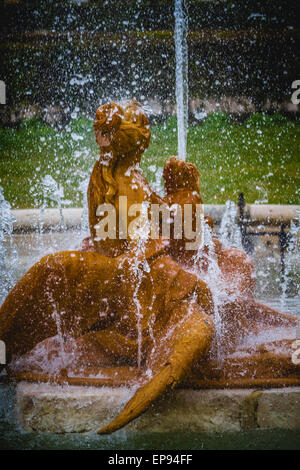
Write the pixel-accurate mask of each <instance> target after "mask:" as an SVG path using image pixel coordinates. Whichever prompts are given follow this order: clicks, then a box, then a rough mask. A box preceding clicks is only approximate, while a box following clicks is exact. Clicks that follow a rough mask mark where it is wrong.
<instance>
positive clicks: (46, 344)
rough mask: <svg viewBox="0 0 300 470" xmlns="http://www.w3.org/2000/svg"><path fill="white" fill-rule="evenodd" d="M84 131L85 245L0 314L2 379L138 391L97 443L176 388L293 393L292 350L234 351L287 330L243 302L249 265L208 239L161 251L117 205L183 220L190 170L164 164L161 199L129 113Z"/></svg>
mask: <svg viewBox="0 0 300 470" xmlns="http://www.w3.org/2000/svg"><path fill="white" fill-rule="evenodd" d="M94 128H95V137H96V140H97V143H98V144H99V147H100V157H99V161H97V162H96V164H95V166H94V169H93V172H92V175H91V179H90V184H89V188H88V202H89V221H90V231H91V237H90V239H87V240H85V241H84V242H83V246H82V247H81V249H80V250H78V251H64V252H60V253H55V254H52V255H47V256H45V257H44V258H42V259H41V260H40V261H39V262H37V263H36V264H35V265H34V266H33V267H32V268H31V269H30V270H29V271H28V272H27V273H26V274H25V275H24V277H23V278H22V279H21V280H20V281H19V282H18V283H17V284H16V286H15V287H14V288H13V289H12V291H11V292H10V293H9V295H8V297H7V299H6V300H5V302H4V304H3V305H2V306H1V309H0V338H1V339H2V340H4V341H5V343H6V345H7V354H8V358H9V360H10V361H11V363H10V366H9V368H8V370H9V372H10V373H11V374H12V375H13V376H14V377H15V378H17V379H27V380H36V381H55V382H57V383H66V382H68V383H71V384H84V385H89V384H91V385H103V384H104V385H105V384H109V385H115V386H118V385H123V384H126V385H128V384H133V383H135V384H138V386H139V388H138V389H137V391H136V392H135V394H134V396H133V398H132V399H131V400H130V401H129V402H128V404H127V405H126V407H125V408H124V410H123V412H122V413H121V414H120V415H119V416H118V417H117V418H116V419H115V420H114V421H113V422H112V423H111V424H109V425H108V426H106V427H105V428H103V429H102V430H100V431H99V433H110V432H113V431H115V430H117V429H119V428H121V427H122V426H124V425H125V424H127V423H128V422H129V421H131V420H132V419H134V418H135V417H137V416H138V415H139V414H141V413H142V412H143V411H145V410H146V409H147V408H148V407H149V405H150V404H151V402H152V401H153V400H155V399H156V398H157V397H158V396H160V395H161V394H162V393H164V392H165V391H166V390H167V389H170V388H173V387H175V386H176V385H178V384H180V383H185V384H187V385H192V386H201V387H209V386H222V387H223V386H236V385H237V384H238V385H239V386H241V383H242V379H241V377H245V378H246V379H247V380H246V381H245V380H244V383H246V384H248V385H249V384H250V385H251V381H252V383H253V384H260V385H262V384H268V383H272V384H273V383H274V378H275V379H278V384H287V383H291V384H295V383H297V384H299V371H298V369H296V366H293V364H291V363H290V362H289V354H290V350H291V345H290V343H291V342H289V341H288V340H286V341H281V340H280V341H271V343H270V342H269V343H270V344H269V343H268V344H267V345H262V344H260V345H259V346H257V345H255V344H254V345H247V344H243V343H242V342H241V338H243V337H246V336H247V335H249V334H250V335H251V333H253V334H255V333H257V331H260V330H268V329H272V328H276V327H282V326H284V327H295V325H296V323H297V320H296V318H295V317H293V316H291V315H285V314H282V313H280V312H278V311H275V310H273V309H271V308H269V307H266V306H264V305H261V304H258V303H257V302H256V301H255V300H254V298H253V287H254V276H253V266H252V263H251V262H250V260H249V259H248V258H247V256H246V255H245V254H244V253H243V252H239V251H238V250H224V249H223V248H222V246H221V244H220V243H219V242H218V240H216V239H214V238H212V239H211V240H212V242H211V247H207V246H205V245H204V247H203V248H202V249H201V250H200V251H199V252H193V251H190V252H189V253H185V252H184V243H185V242H186V241H187V240H186V239H185V238H184V234H183V238H182V239H181V240H178V239H175V238H174V237H173V238H172V237H171V239H170V240H169V242H168V241H167V240H165V239H163V238H162V237H158V238H155V239H151V238H149V236H147V234H146V235H145V227H144V226H143V221H144V219H143V218H141V219H139V222H137V221H136V218H135V216H136V212H134V211H133V212H132V213H130V212H126V213H125V215H124V211H123V210H122V207H121V206H122V204H123V202H124V201H125V199H124V198H125V197H126V203H127V206H128V207H131V208H132V206H133V205H134V204H141V203H144V206H145V207H146V208H147V207H149V205H151V204H163V203H165V204H169V205H171V204H177V205H178V206H180V207H181V208H182V211H183V212H184V210H185V204H187V203H189V204H193V205H195V204H198V203H200V202H201V198H200V188H199V177H198V172H197V169H196V168H195V167H194V166H193V165H191V164H188V163H185V162H182V161H180V160H177V159H174V158H172V159H171V160H170V161H169V162H167V164H166V166H165V170H164V180H165V188H166V193H167V194H166V197H165V198H164V199H162V198H160V197H159V196H158V195H157V194H155V192H154V191H153V190H152V188H151V187H150V186H149V184H148V182H147V181H146V180H145V178H144V177H143V176H142V174H141V173H140V171H139V168H138V166H139V162H140V159H141V156H142V153H143V152H144V150H145V149H146V148H147V147H148V145H149V142H150V126H149V121H148V119H147V116H146V115H145V113H144V111H143V109H142V107H141V106H140V105H139V103H137V102H135V101H130V102H128V103H127V104H126V105H124V106H120V105H118V104H116V103H108V104H106V105H103V106H100V107H99V108H98V110H97V112H96V118H95V122H94ZM120 196H122V197H123V199H121V198H120ZM99 208H100V209H99ZM110 208H113V209H114V211H115V212H112V217H113V221H115V226H114V229H113V230H112V234H113V237H108V236H106V237H105V236H103V227H104V224H103V220H104V218H105V216H106V213H109V212H110ZM139 210H141V209H139ZM104 212H105V214H104ZM207 222H208V225H209V224H210V225H212V224H211V221H210V220H207ZM107 224H109V221H108V219H107ZM124 227H125V228H128V232H130V234H131V236H130V237H127V238H126V236H124ZM101 230H102V231H101ZM146 232H147V231H146ZM211 250H212V251H213V256H214V259H215V260H216V265H217V267H218V270H219V272H220V279H221V282H224V286H225V287H224V293H225V294H226V295H227V294H230V295H228V298H227V297H226V299H225V301H223V302H222V303H221V304H220V302H218V305H216V300H215V299H214V295H213V293H212V289H211V288H210V287H209V286H208V284H207V282H205V280H206V277H207V272H208V270H209V267H210V262H211V256H212V255H211V252H210V251H211ZM217 288H219V286H217ZM232 293H233V294H234V297H232ZM225 294H224V295H225ZM220 316H221V317H222V324H223V330H222V331H223V334H222V335H221V337H220V335H218V334H217V333H218V331H217V329H218V320H219V317H220ZM220 342H221V346H222V355H223V358H222V361H221V363H220V361H219V359H220V358H219V356H218V355H219V350H220V344H219V343H220ZM264 348H265V349H264ZM278 348H279V350H280V351H279V353H278ZM280 348H281V349H280ZM237 352H240V355H238V356H237ZM233 354H235V356H234V359H232V357H233ZM270 364H271V369H270ZM258 366H260V368H259V367H258ZM258 369H259V373H258V374H257V370H258ZM91 376H92V377H91ZM275 381H276V380H275Z"/></svg>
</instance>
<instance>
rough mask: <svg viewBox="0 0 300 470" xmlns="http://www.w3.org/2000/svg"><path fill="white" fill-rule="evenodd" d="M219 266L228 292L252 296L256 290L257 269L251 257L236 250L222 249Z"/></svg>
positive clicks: (219, 254) (219, 253) (219, 255)
mask: <svg viewBox="0 0 300 470" xmlns="http://www.w3.org/2000/svg"><path fill="white" fill-rule="evenodd" d="M217 256H218V264H219V267H220V269H221V272H222V275H223V278H224V281H225V282H226V284H227V286H228V290H229V291H230V290H232V292H237V291H238V292H240V294H242V295H246V296H251V295H253V292H254V289H255V268H254V264H253V262H252V261H251V259H250V258H249V256H248V255H247V254H246V253H245V252H244V251H242V250H237V249H236V248H226V249H221V250H220V251H219V252H218V255H217Z"/></svg>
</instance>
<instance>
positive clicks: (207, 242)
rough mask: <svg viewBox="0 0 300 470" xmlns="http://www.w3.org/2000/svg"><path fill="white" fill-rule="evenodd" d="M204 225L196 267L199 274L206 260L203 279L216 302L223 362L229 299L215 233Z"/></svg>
mask: <svg viewBox="0 0 300 470" xmlns="http://www.w3.org/2000/svg"><path fill="white" fill-rule="evenodd" d="M203 226H204V246H203V247H202V248H200V249H199V250H198V252H197V254H196V256H195V267H196V270H197V271H196V272H197V274H198V268H199V264H200V263H202V261H203V260H204V262H205V266H206V269H205V270H204V271H202V272H201V279H202V280H203V281H204V282H206V284H207V286H208V288H209V289H210V291H211V294H212V297H213V303H214V325H215V331H216V337H215V340H216V346H217V358H218V362H219V364H220V365H221V364H222V358H223V354H222V341H223V338H224V325H223V321H222V314H221V313H222V305H223V304H224V302H225V301H226V300H228V295H227V293H226V291H225V288H224V279H223V277H222V273H221V270H220V268H219V265H218V260H217V256H216V253H215V245H214V242H213V233H212V230H211V228H210V227H209V226H208V225H207V224H203Z"/></svg>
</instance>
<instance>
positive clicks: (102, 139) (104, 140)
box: [95, 131, 112, 147]
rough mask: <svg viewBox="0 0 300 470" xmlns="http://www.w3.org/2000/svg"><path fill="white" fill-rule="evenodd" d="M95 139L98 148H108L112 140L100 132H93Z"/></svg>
mask: <svg viewBox="0 0 300 470" xmlns="http://www.w3.org/2000/svg"><path fill="white" fill-rule="evenodd" d="M95 138H96V142H97V144H98V145H99V147H108V146H109V145H110V144H111V140H112V139H111V138H110V137H109V136H108V135H103V134H102V132H101V131H95Z"/></svg>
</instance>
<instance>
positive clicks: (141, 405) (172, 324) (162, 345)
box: [98, 301, 213, 434]
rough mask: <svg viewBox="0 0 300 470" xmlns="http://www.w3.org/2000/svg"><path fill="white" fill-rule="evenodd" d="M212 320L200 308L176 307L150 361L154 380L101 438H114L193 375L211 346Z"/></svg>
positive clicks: (182, 303)
mask: <svg viewBox="0 0 300 470" xmlns="http://www.w3.org/2000/svg"><path fill="white" fill-rule="evenodd" d="M212 333H213V323H212V319H211V318H210V317H209V316H207V315H205V314H204V313H203V312H202V311H201V310H200V308H199V306H198V305H196V304H194V305H193V304H191V303H190V302H187V301H184V302H181V303H178V302H177V307H176V304H175V303H174V305H173V315H172V317H171V319H170V320H169V322H168V323H167V325H166V327H165V328H164V329H163V330H162V331H160V332H159V333H158V334H157V335H156V349H155V352H154V354H153V355H152V356H151V355H150V358H149V360H148V363H147V367H148V370H149V369H151V371H152V379H150V380H148V381H147V382H146V383H145V384H144V385H143V386H142V387H141V388H139V389H138V390H137V392H136V393H135V395H134V396H133V398H132V399H131V400H130V401H129V402H128V403H127V405H126V406H125V408H124V410H123V411H122V413H121V414H120V415H119V416H118V417H117V418H116V419H115V420H114V421H113V422H112V423H110V424H109V425H108V426H105V427H104V428H102V429H100V431H98V433H99V434H110V433H112V432H114V431H116V430H118V429H120V428H122V427H123V426H125V425H126V424H127V423H129V422H130V421H132V420H133V419H135V418H136V417H138V416H139V415H140V414H141V413H143V412H144V411H145V410H146V409H147V408H148V407H149V405H150V404H151V403H152V402H153V401H154V400H155V399H156V398H158V397H159V396H161V395H162V394H163V393H164V392H165V391H166V390H168V389H172V388H174V387H175V386H176V385H177V384H178V383H179V382H180V381H181V380H182V379H183V377H184V376H185V375H186V374H187V373H188V372H189V369H190V367H191V365H192V364H193V363H195V362H196V361H197V360H199V358H200V357H201V356H202V355H203V354H205V353H206V352H207V351H208V349H209V347H210V344H211V339H212Z"/></svg>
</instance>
